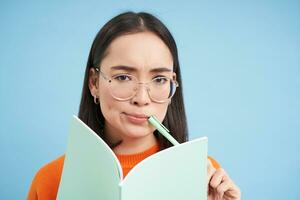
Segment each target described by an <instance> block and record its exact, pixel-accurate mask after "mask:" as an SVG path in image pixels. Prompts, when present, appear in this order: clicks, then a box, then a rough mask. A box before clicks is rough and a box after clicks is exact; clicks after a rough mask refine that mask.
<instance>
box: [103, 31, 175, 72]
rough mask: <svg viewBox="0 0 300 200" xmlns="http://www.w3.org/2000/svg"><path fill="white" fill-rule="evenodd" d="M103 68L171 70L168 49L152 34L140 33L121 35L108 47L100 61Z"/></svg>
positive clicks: (171, 63) (171, 65)
mask: <svg viewBox="0 0 300 200" xmlns="http://www.w3.org/2000/svg"><path fill="white" fill-rule="evenodd" d="M102 65H103V66H129V67H132V68H141V67H143V68H145V67H147V68H149V70H152V68H169V69H173V58H172V54H171V52H170V50H169V48H168V47H167V46H166V45H165V43H164V42H163V41H162V40H161V39H160V38H159V37H158V36H156V35H155V34H154V33H151V32H140V33H134V34H128V35H122V36H120V37H118V38H116V39H115V40H113V41H112V43H111V44H110V45H109V47H108V49H107V54H106V56H105V57H104V59H103V60H102Z"/></svg>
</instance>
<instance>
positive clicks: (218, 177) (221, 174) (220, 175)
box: [209, 168, 227, 188]
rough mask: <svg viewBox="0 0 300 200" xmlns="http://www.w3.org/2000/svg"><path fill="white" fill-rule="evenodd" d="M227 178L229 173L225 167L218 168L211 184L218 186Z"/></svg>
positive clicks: (214, 186) (213, 186)
mask: <svg viewBox="0 0 300 200" xmlns="http://www.w3.org/2000/svg"><path fill="white" fill-rule="evenodd" d="M226 178H227V174H226V172H225V171H224V169H222V168H220V169H217V170H216V171H215V173H214V174H213V176H212V178H211V180H210V183H209V184H210V186H211V187H212V188H217V187H218V186H219V185H220V184H221V182H222V181H225V179H226Z"/></svg>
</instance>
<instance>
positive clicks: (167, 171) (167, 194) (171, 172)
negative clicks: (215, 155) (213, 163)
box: [57, 116, 208, 200]
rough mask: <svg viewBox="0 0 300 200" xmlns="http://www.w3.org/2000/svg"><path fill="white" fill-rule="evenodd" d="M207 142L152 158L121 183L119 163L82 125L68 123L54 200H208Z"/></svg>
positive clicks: (76, 120) (202, 140)
mask: <svg viewBox="0 0 300 200" xmlns="http://www.w3.org/2000/svg"><path fill="white" fill-rule="evenodd" d="M207 142H208V139H207V137H202V138H198V139H195V140H192V141H188V142H185V143H182V144H179V145H176V146H173V147H170V148H168V149H165V150H161V151H159V152H158V153H155V154H153V155H151V156H149V157H147V158H146V159H144V160H143V161H141V162H140V163H138V164H137V165H136V166H135V167H134V168H133V169H132V170H131V171H130V172H129V173H128V174H127V176H126V177H125V178H124V177H123V172H122V167H121V165H120V163H119V161H118V158H117V157H116V155H115V154H114V152H113V151H112V150H111V149H110V147H109V146H108V145H107V144H106V143H105V142H104V141H103V140H102V139H101V138H100V137H99V136H98V135H97V134H96V133H95V132H94V131H93V130H92V129H90V128H89V127H88V126H87V125H86V124H85V123H84V122H82V121H81V120H80V119H79V118H78V117H76V116H73V118H72V120H71V126H70V133H69V138H68V144H67V150H66V155H65V161H64V166H63V171H62V177H61V181H60V185H59V189H58V194H57V199H58V200H70V199H72V200H79V199H80V200H82V199H88V200H96V199H97V200H141V199H142V200H154V199H155V200H166V199H172V200H181V199H185V200H206V199H207V167H206V162H207Z"/></svg>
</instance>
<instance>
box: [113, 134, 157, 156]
mask: <svg viewBox="0 0 300 200" xmlns="http://www.w3.org/2000/svg"><path fill="white" fill-rule="evenodd" d="M157 143H158V141H157V139H156V137H155V136H154V134H149V135H147V136H145V137H142V138H123V140H122V142H121V143H120V144H119V145H118V146H116V147H115V148H113V151H114V153H115V154H119V155H124V154H135V153H139V152H142V151H145V150H147V149H149V148H151V147H152V146H154V145H155V144H157Z"/></svg>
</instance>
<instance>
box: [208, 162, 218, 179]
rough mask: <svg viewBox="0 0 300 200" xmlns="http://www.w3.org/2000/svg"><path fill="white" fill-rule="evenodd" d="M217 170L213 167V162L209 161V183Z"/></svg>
mask: <svg viewBox="0 0 300 200" xmlns="http://www.w3.org/2000/svg"><path fill="white" fill-rule="evenodd" d="M215 171H216V169H215V168H214V167H213V165H212V163H211V161H210V160H209V159H207V183H209V182H210V179H211V178H212V176H213V174H214V173H215Z"/></svg>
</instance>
